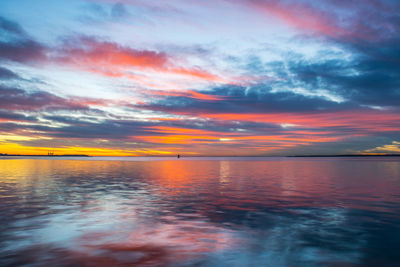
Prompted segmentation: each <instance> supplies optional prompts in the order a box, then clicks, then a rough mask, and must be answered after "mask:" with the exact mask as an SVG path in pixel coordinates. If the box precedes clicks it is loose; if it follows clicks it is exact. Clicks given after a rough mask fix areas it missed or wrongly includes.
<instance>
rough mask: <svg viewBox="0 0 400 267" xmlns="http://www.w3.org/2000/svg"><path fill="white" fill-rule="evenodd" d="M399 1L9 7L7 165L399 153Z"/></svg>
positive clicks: (1, 5) (5, 40) (3, 82)
mask: <svg viewBox="0 0 400 267" xmlns="http://www.w3.org/2000/svg"><path fill="white" fill-rule="evenodd" d="M399 10H400V2H399V1H397V0H322V1H311V0H282V1H272V0H171V1H162V0H152V1H147V0H120V1H114V0H69V1H61V0H52V1H45V0H35V1H32V0H2V1H0V153H8V154H47V153H48V151H53V152H54V153H55V154H56V155H57V154H58V155H61V154H86V155H93V156H147V155H151V156H170V155H177V154H181V155H184V156H283V155H329V154H381V153H389V154H393V153H400V13H399V12H398V11H399Z"/></svg>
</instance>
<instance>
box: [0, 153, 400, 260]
mask: <svg viewBox="0 0 400 267" xmlns="http://www.w3.org/2000/svg"><path fill="white" fill-rule="evenodd" d="M0 218H1V222H0V265H1V266H15V265H26V266H115V265H122V266H230V267H233V266H400V253H399V252H400V158H196V159H180V160H177V159H174V158H171V159H166V158H122V159H121V158H85V159H78V158H76V159H74V160H72V159H62V158H57V159H45V158H41V159H5V160H0Z"/></svg>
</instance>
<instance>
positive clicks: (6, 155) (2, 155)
mask: <svg viewBox="0 0 400 267" xmlns="http://www.w3.org/2000/svg"><path fill="white" fill-rule="evenodd" d="M0 157H49V158H52V157H91V156H89V155H51V156H50V155H17V154H0Z"/></svg>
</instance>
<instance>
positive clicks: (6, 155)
mask: <svg viewBox="0 0 400 267" xmlns="http://www.w3.org/2000/svg"><path fill="white" fill-rule="evenodd" d="M0 157H49V158H52V157H121V158H123V157H131V158H136V157H151V158H171V157H176V156H174V155H170V156H154V155H153V156H89V155H79V154H77V155H71V154H68V155H17V154H0ZM181 157H182V158H205V157H211V158H222V157H228V158H230V157H232V158H237V157H244V158H266V157H287V158H338V157H400V154H385V155H362V154H360V155H356V154H354V155H349V154H344V155H291V156H181Z"/></svg>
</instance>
